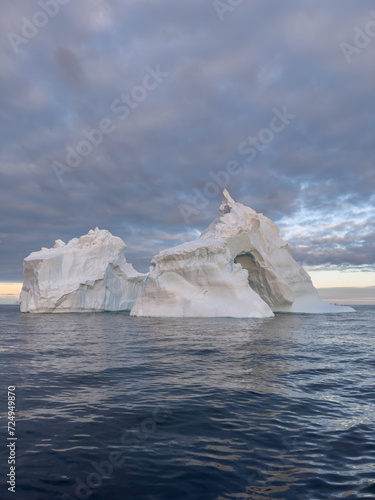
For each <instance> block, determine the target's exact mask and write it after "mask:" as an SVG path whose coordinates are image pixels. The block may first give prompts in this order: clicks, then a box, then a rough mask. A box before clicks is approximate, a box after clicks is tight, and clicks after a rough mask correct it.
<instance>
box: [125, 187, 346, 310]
mask: <svg viewBox="0 0 375 500" xmlns="http://www.w3.org/2000/svg"><path fill="white" fill-rule="evenodd" d="M219 214H220V216H219V218H217V219H215V220H214V221H213V222H212V224H211V225H210V226H209V227H208V228H207V229H206V230H205V231H203V233H202V234H201V236H200V238H199V239H198V240H197V241H194V242H189V243H184V244H182V245H179V246H176V247H174V248H170V249H168V250H164V251H163V252H160V253H159V254H158V255H156V256H155V257H154V258H153V260H152V261H151V265H152V268H151V271H150V273H149V276H148V277H147V279H146V282H145V286H144V288H143V290H142V293H141V295H140V296H139V298H138V299H137V301H136V304H135V306H134V308H133V309H132V311H131V315H133V316H155V317H156V316H165V317H240V318H262V317H263V318H265V317H270V316H273V312H294V313H332V312H351V311H354V309H352V308H351V307H345V306H336V305H333V304H328V303H327V302H324V301H322V300H321V299H320V298H319V296H318V293H317V291H316V289H315V288H314V286H313V284H312V281H311V279H310V276H309V275H308V274H307V272H306V271H305V270H304V269H303V268H302V267H301V266H300V265H299V264H298V263H297V262H296V261H295V260H294V259H293V257H292V254H291V251H290V248H289V245H288V244H286V243H285V241H284V240H282V239H281V237H280V235H279V228H278V227H277V226H276V224H274V223H273V222H272V221H271V220H270V219H268V218H267V217H265V216H264V215H263V214H257V213H256V212H255V211H254V210H252V209H251V208H249V207H245V206H244V205H242V204H241V203H236V202H235V201H234V200H233V199H232V198H231V197H230V195H229V193H228V192H227V191H226V190H224V197H223V201H222V204H221V206H220V210H219Z"/></svg>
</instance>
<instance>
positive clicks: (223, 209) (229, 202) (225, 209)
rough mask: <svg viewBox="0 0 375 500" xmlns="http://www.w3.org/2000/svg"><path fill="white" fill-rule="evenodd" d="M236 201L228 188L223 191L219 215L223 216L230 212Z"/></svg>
mask: <svg viewBox="0 0 375 500" xmlns="http://www.w3.org/2000/svg"><path fill="white" fill-rule="evenodd" d="M235 203H236V202H235V201H234V200H233V198H232V197H231V195H230V194H229V193H228V191H227V190H226V189H224V191H223V201H222V202H221V205H220V208H219V215H220V217H223V215H225V214H228V213H229V212H231V210H232V208H233V207H234V205H235Z"/></svg>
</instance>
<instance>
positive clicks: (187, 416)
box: [0, 306, 375, 500]
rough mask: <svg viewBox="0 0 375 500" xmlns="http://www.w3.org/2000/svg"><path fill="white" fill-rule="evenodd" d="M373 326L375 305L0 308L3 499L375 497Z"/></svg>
mask: <svg viewBox="0 0 375 500" xmlns="http://www.w3.org/2000/svg"><path fill="white" fill-rule="evenodd" d="M374 325H375V307H374V306H358V307H357V312H356V313H351V314H341V315H339V314H337V315H308V314H306V315H290V314H278V315H276V317H275V318H272V319H266V320H249V319H244V320H238V319H149V318H131V317H129V316H128V315H127V314H124V313H108V314H106V313H103V314H89V313H87V314H56V315H54V314H45V315H42V314H36V315H34V314H20V313H19V312H18V308H17V306H0V332H1V333H0V354H1V362H0V373H1V388H0V396H1V434H2V439H1V450H0V455H1V464H0V470H1V476H2V477H1V481H0V498H1V499H3V498H4V499H5V498H14V499H22V500H23V499H25V500H45V499H52V500H53V499H88V498H90V499H92V500H104V499H105V500H107V499H108V500H112V499H113V500H116V499H118V500H120V499H121V500H124V499H131V500H167V499H168V500H201V499H202V500H211V499H212V500H213V499H217V500H224V499H225V500H245V499H246V500H263V499H271V498H272V499H273V498H277V499H288V500H289V499H290V500H305V499H306V500H315V499H324V500H327V499H329V500H330V499H336V498H342V499H346V500H350V499H362V498H363V499H364V498H366V499H370V498H371V499H374V498H375V425H374V424H375V409H374V402H375V357H374V352H375V334H374ZM8 386H15V387H16V437H17V445H16V456H17V465H16V493H15V494H13V493H8V491H7V485H6V473H7V472H9V466H8V465H7V453H8V451H7V448H6V440H5V439H6V437H7V435H6V432H7V431H6V410H7V409H6V398H7V388H8Z"/></svg>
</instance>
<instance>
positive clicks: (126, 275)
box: [20, 228, 147, 312]
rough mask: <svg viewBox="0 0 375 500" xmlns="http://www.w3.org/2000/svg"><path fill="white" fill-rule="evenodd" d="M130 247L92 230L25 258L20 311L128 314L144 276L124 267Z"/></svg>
mask: <svg viewBox="0 0 375 500" xmlns="http://www.w3.org/2000/svg"><path fill="white" fill-rule="evenodd" d="M125 249H126V245H125V243H124V242H123V241H122V239H121V238H118V237H116V236H112V234H111V233H110V232H109V231H105V230H99V229H98V228H96V229H95V230H91V231H89V232H88V234H86V235H84V236H81V237H80V238H79V239H78V238H74V239H72V240H70V241H69V242H68V243H67V244H65V243H64V242H63V241H61V240H56V242H55V246H54V248H49V249H48V248H42V249H41V250H40V251H39V252H33V253H31V254H30V255H29V256H28V257H26V259H24V282H23V287H22V291H21V295H20V308H21V312H80V311H130V309H131V308H132V307H133V305H134V302H135V300H136V298H137V297H138V295H139V294H140V292H141V289H142V286H143V283H144V281H145V278H146V276H147V275H146V274H141V273H138V272H137V271H135V269H134V268H133V266H132V265H131V264H129V263H128V262H126V258H125Z"/></svg>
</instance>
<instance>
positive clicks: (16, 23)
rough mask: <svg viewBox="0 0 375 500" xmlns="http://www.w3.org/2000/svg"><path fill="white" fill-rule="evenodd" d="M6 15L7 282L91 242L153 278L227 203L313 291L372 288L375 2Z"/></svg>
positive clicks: (2, 271) (67, 5) (154, 4)
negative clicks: (63, 247) (289, 255)
mask: <svg viewBox="0 0 375 500" xmlns="http://www.w3.org/2000/svg"><path fill="white" fill-rule="evenodd" d="M0 13H1V15H0V26H1V33H2V35H3V36H2V37H1V46H0V67H1V69H0V113H1V122H0V126H1V133H0V143H1V157H0V191H1V193H0V214H1V220H0V224H1V227H0V282H20V281H22V260H23V258H25V257H26V256H27V255H28V254H29V253H30V252H32V251H36V250H39V249H40V248H41V247H51V246H53V244H54V241H55V240H56V239H62V240H64V241H65V242H66V241H68V240H69V239H71V238H73V237H79V236H81V235H82V234H85V233H87V232H88V231H89V230H90V229H92V228H95V227H96V226H98V227H99V228H100V229H108V230H110V231H111V232H112V233H113V234H114V235H116V236H120V237H121V238H123V240H124V241H125V243H126V244H127V254H126V255H127V260H128V261H129V262H131V263H133V265H134V267H135V268H136V269H137V270H139V271H147V270H148V266H149V262H150V260H151V258H152V256H153V255H155V254H156V253H157V252H158V251H160V250H162V249H164V248H167V247H170V246H173V245H177V244H180V243H182V242H184V241H189V240H193V239H196V238H197V237H198V236H199V234H200V232H201V231H202V230H203V229H204V228H205V227H207V225H208V224H209V223H210V222H211V221H212V220H213V219H214V218H215V217H216V216H217V215H218V208H219V205H220V201H221V191H222V188H224V187H225V188H227V189H228V190H229V192H230V194H231V196H232V197H233V198H234V199H235V200H236V201H240V202H241V203H244V204H246V205H248V206H251V207H252V208H253V209H255V210H256V211H257V212H262V213H264V214H265V215H266V216H267V217H269V218H270V219H272V220H273V221H275V222H276V223H277V224H278V225H279V227H280V229H281V235H282V237H284V239H286V240H287V241H288V242H289V243H290V246H291V249H292V252H293V255H294V256H295V258H296V260H297V261H298V262H299V263H301V264H302V265H304V266H305V267H306V269H307V270H308V271H309V272H311V274H312V276H313V279H314V283H315V282H316V283H317V284H318V286H320V287H323V288H328V287H341V286H346V287H361V286H366V287H370V286H373V285H374V284H375V279H374V276H375V274H374V272H375V266H374V256H375V244H374V242H375V233H374V225H375V208H374V201H375V195H374V193H375V190H374V187H375V186H374V184H375V182H374V172H375V169H374V157H375V155H374V153H375V138H374V130H375V99H374V90H375V57H374V56H375V1H373V0H361V2H355V1H353V0H330V2H327V1H326V0H324V1H323V0H313V1H309V0H293V1H292V0H283V1H282V2H281V1H280V0H267V1H264V0H251V1H246V0H243V1H241V0H223V1H221V0H185V1H184V0H181V1H176V0H152V1H151V0H149V1H146V0H111V1H105V0H74V1H73V0H70V1H69V0H59V2H57V0H39V1H31V0H14V1H12V2H2V3H1V5H0ZM315 280H316V281H315Z"/></svg>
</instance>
